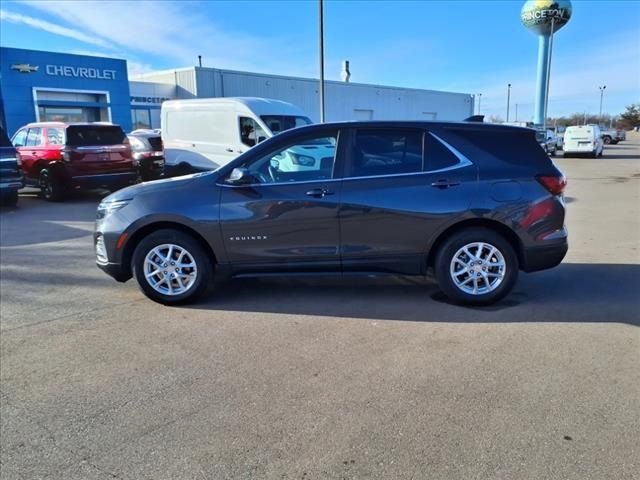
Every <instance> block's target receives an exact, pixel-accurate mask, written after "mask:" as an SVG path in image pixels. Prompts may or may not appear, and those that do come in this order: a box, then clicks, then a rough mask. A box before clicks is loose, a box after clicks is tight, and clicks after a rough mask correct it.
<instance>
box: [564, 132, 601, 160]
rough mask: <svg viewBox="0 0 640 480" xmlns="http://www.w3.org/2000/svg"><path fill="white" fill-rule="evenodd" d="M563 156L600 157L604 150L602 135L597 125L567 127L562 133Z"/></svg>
mask: <svg viewBox="0 0 640 480" xmlns="http://www.w3.org/2000/svg"><path fill="white" fill-rule="evenodd" d="M563 150H564V156H565V157H568V156H571V155H577V154H587V155H590V156H592V157H594V158H595V157H601V156H602V151H603V150H604V143H603V142H602V134H601V133H600V129H599V128H598V126H597V125H580V126H574V127H567V129H566V130H565V132H564V145H563Z"/></svg>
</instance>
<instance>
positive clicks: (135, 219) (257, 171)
mask: <svg viewBox="0 0 640 480" xmlns="http://www.w3.org/2000/svg"><path fill="white" fill-rule="evenodd" d="M565 184H566V182H565V178H564V177H563V175H562V173H561V172H560V171H559V170H558V169H557V168H556V167H555V166H554V165H553V163H552V161H551V160H550V159H549V157H548V156H547V155H546V154H545V152H544V151H543V149H542V148H541V147H540V145H539V144H538V142H537V141H536V134H535V131H534V130H531V129H527V128H520V127H510V126H501V125H490V124H483V123H472V122H460V123H444V122H346V123H326V124H320V125H309V126H305V127H300V128H296V129H293V130H290V131H286V132H283V133H281V134H279V135H276V136H275V137H273V138H271V139H269V140H267V141H265V142H263V143H260V144H259V145H257V146H255V147H253V148H252V149H251V150H249V151H247V152H246V153H244V154H243V155H241V156H240V157H238V158H237V159H235V160H234V161H232V162H231V163H229V164H227V165H226V166H223V167H221V168H219V169H218V170H215V171H212V172H202V173H196V174H193V175H188V176H184V177H177V178H172V179H167V180H160V181H155V182H149V183H145V184H141V185H136V186H133V187H129V188H125V189H123V190H120V191H118V192H116V193H114V194H112V195H110V196H109V197H107V198H106V199H104V201H103V202H102V203H101V204H100V205H99V207H98V212H97V222H96V231H95V238H94V240H95V249H96V256H97V264H98V266H99V267H100V268H102V269H103V270H104V271H106V272H107V273H109V274H110V275H111V276H113V277H114V278H115V279H116V280H118V281H126V280H128V279H130V278H131V277H135V278H136V280H137V282H138V284H139V286H140V288H141V290H142V291H143V292H144V294H145V295H147V296H148V297H149V298H150V299H152V300H154V301H157V302H160V303H163V304H167V305H173V304H181V303H187V302H191V301H194V300H196V299H197V298H198V297H199V296H201V295H202V294H203V293H204V292H205V291H206V289H207V286H208V285H209V283H210V282H211V280H212V278H213V276H214V275H216V276H226V277H240V276H263V275H274V274H278V275H300V274H304V275H327V274H330V275H343V274H344V275H346V274H349V275H352V274H363V275H371V274H402V275H426V274H427V273H429V272H433V273H434V274H435V277H436V279H437V281H438V284H439V286H440V288H441V289H442V290H443V292H444V293H445V294H446V295H447V296H449V298H451V299H452V300H453V301H455V302H459V303H466V304H475V305H483V304H489V303H492V302H495V301H497V300H499V299H501V298H503V297H504V296H505V295H507V294H508V293H509V291H510V290H511V289H512V287H513V285H514V284H515V282H516V279H517V276H518V271H519V270H523V271H525V272H533V271H536V270H543V269H546V268H551V267H554V266H555V265H557V264H559V263H560V262H561V261H562V259H563V258H564V256H565V253H566V251H567V231H566V229H565V227H564V217H565V207H564V202H563V196H562V195H563V190H564V188H565ZM372 294H374V292H372Z"/></svg>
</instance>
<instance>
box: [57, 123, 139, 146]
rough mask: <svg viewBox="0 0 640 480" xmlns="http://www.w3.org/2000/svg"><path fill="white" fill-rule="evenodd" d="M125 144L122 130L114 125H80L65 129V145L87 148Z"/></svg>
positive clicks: (125, 139) (125, 137) (125, 138)
mask: <svg viewBox="0 0 640 480" xmlns="http://www.w3.org/2000/svg"><path fill="white" fill-rule="evenodd" d="M126 142H127V136H126V135H125V133H124V131H123V130H122V128H120V127H118V126H115V125H87V126H85V125H82V126H70V127H67V145H70V146H74V147H89V146H94V145H120V144H123V143H126Z"/></svg>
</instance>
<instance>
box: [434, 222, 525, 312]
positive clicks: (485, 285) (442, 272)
mask: <svg viewBox="0 0 640 480" xmlns="http://www.w3.org/2000/svg"><path fill="white" fill-rule="evenodd" d="M435 273H436V278H437V280H438V285H439V286H440V288H441V289H442V291H443V292H444V293H445V294H446V295H447V296H448V297H449V298H450V299H451V300H453V301H454V302H456V303H462V304H468V305H488V304H491V303H494V302H497V301H498V300H500V299H501V298H503V297H504V296H505V295H507V294H508V293H509V292H510V291H511V289H512V288H513V286H514V284H515V282H516V279H517V278H518V258H517V256H516V253H515V251H514V249H513V247H512V246H511V244H509V242H507V241H506V240H505V239H504V237H502V236H501V235H500V234H498V233H496V232H494V231H493V230H489V229H486V228H475V227H474V228H469V229H466V230H462V231H460V232H458V233H455V234H453V235H452V236H451V237H449V238H448V239H447V240H446V241H445V242H444V244H443V245H442V246H441V247H440V249H439V251H438V253H437V256H436V261H435Z"/></svg>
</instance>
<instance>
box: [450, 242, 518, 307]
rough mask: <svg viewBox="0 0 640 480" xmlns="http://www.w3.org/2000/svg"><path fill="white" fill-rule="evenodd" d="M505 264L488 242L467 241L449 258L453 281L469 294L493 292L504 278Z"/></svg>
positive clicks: (500, 254)
mask: <svg viewBox="0 0 640 480" xmlns="http://www.w3.org/2000/svg"><path fill="white" fill-rule="evenodd" d="M506 271H507V265H506V263H505V261H504V256H503V255H502V253H501V252H500V250H498V249H497V248H496V247H494V246H493V245H491V244H489V243H484V242H474V243H468V244H467V245H465V246H464V247H462V248H461V249H460V250H458V251H457V252H456V254H455V255H454V256H453V258H452V260H451V265H450V272H451V278H452V280H453V283H454V284H455V285H456V287H458V288H459V289H460V290H462V291H463V292H465V293H468V294H470V295H483V294H486V293H490V292H493V291H494V290H495V289H496V288H498V286H500V284H501V283H502V281H503V280H504V276H505V273H506Z"/></svg>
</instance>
